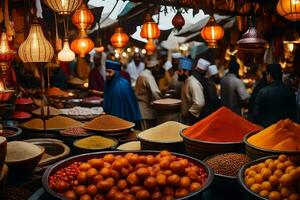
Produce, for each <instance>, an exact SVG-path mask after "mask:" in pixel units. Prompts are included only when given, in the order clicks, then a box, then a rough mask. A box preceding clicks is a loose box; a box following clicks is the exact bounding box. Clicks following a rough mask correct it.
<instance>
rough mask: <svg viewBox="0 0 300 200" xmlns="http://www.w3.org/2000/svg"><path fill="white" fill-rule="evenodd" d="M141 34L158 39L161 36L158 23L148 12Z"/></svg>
mask: <svg viewBox="0 0 300 200" xmlns="http://www.w3.org/2000/svg"><path fill="white" fill-rule="evenodd" d="M140 35H141V37H142V38H145V39H158V38H159V36H160V30H159V28H158V25H157V24H156V23H155V22H154V21H153V19H152V17H151V15H150V14H146V17H145V22H144V24H143V26H142V28H141V33H140Z"/></svg>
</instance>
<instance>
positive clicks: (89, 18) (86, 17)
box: [72, 3, 94, 30]
mask: <svg viewBox="0 0 300 200" xmlns="http://www.w3.org/2000/svg"><path fill="white" fill-rule="evenodd" d="M72 22H73V24H75V25H76V26H77V27H78V28H79V29H80V30H86V29H89V28H91V26H92V25H93V23H94V15H93V13H92V11H91V10H90V9H89V8H88V7H87V5H86V4H85V3H82V4H81V6H80V7H79V8H78V9H77V10H76V11H75V12H74V14H73V16H72Z"/></svg>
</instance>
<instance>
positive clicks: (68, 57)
mask: <svg viewBox="0 0 300 200" xmlns="http://www.w3.org/2000/svg"><path fill="white" fill-rule="evenodd" d="M74 58H75V53H74V52H73V51H72V50H71V49H70V45H69V40H68V39H66V38H65V39H64V44H63V48H62V50H61V51H60V52H59V53H58V60H59V61H61V62H71V61H72V60H74Z"/></svg>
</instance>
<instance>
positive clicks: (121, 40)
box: [110, 26, 129, 49]
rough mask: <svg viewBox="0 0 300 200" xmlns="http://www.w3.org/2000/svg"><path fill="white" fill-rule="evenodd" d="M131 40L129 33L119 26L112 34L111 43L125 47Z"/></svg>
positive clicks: (119, 47)
mask: <svg viewBox="0 0 300 200" xmlns="http://www.w3.org/2000/svg"><path fill="white" fill-rule="evenodd" d="M128 41H129V37H128V35H127V34H126V33H125V32H124V31H123V28H122V27H120V26H119V27H117V28H116V31H115V33H114V34H113V35H112V36H111V39H110V42H111V44H112V45H113V46H114V47H115V48H117V49H122V48H124V47H125V46H126V45H127V43H128Z"/></svg>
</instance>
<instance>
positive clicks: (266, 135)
mask: <svg viewBox="0 0 300 200" xmlns="http://www.w3.org/2000/svg"><path fill="white" fill-rule="evenodd" d="M248 142H249V143H250V144H252V145H254V146H257V147H260V148H263V149H270V150H280V151H300V125H299V124H297V123H294V122H293V121H291V120H290V119H285V120H280V121H279V122H277V123H276V124H273V125H271V126H269V127H268V128H266V129H264V130H263V131H261V132H259V133H257V134H255V135H253V136H251V137H250V138H248Z"/></svg>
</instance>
